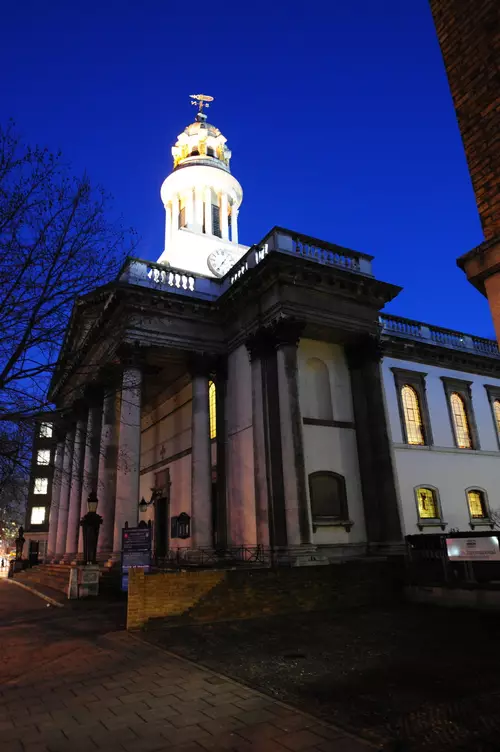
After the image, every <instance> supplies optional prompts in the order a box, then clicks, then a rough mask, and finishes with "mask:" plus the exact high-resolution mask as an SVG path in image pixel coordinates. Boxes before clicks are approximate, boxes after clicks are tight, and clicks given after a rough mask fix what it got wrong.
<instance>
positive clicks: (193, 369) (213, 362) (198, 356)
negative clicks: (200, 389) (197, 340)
mask: <svg viewBox="0 0 500 752" xmlns="http://www.w3.org/2000/svg"><path fill="white" fill-rule="evenodd" d="M218 360H219V359H218V358H217V356H215V355H211V354H209V353H192V354H191V355H190V356H189V357H188V360H187V367H188V371H189V373H190V374H191V377H194V376H203V377H205V378H207V379H208V378H210V376H213V375H214V373H215V372H216V371H217V364H218Z"/></svg>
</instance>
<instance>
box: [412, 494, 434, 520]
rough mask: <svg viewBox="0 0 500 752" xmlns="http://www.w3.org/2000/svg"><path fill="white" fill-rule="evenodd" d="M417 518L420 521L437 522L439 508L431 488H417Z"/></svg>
mask: <svg viewBox="0 0 500 752" xmlns="http://www.w3.org/2000/svg"><path fill="white" fill-rule="evenodd" d="M417 502H418V516H419V517H420V519H422V520H438V519H439V507H438V502H437V495H436V492H435V491H434V490H433V489H432V488H417Z"/></svg>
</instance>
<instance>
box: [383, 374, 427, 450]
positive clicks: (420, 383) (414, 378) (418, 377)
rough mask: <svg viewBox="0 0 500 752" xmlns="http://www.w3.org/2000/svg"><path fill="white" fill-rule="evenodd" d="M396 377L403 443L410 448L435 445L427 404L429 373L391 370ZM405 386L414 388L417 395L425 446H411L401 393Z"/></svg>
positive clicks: (423, 445)
mask: <svg viewBox="0 0 500 752" xmlns="http://www.w3.org/2000/svg"><path fill="white" fill-rule="evenodd" d="M391 371H392V373H393V375H394V383H395V385H396V397H397V401H398V410H399V420H400V423H401V433H402V437H403V443H404V444H406V445H407V446H409V447H412V448H416V447H420V448H422V447H429V446H432V445H433V443H434V442H433V438H432V428H431V418H430V414H429V406H428V404H427V388H426V381H425V380H426V377H427V373H425V372H424V371H412V370H409V369H407V368H396V367H394V368H391ZM404 386H410V387H412V388H413V389H414V390H415V391H416V393H417V399H418V403H419V407H420V417H421V418H422V433H423V437H424V443H423V444H410V443H409V442H408V432H407V430H406V419H405V409H404V405H403V397H402V394H401V391H402V389H403V387H404Z"/></svg>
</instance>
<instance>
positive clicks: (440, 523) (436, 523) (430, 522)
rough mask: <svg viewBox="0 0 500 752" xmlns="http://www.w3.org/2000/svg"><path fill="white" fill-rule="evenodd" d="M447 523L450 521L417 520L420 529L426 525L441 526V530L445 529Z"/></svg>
mask: <svg viewBox="0 0 500 752" xmlns="http://www.w3.org/2000/svg"><path fill="white" fill-rule="evenodd" d="M447 524H448V523H447V522H443V520H419V521H418V522H417V527H418V529H419V530H420V531H422V530H423V528H424V527H440V528H441V530H444V529H445V528H446V525H447Z"/></svg>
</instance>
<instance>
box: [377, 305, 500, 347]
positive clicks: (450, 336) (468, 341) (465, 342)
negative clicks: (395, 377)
mask: <svg viewBox="0 0 500 752" xmlns="http://www.w3.org/2000/svg"><path fill="white" fill-rule="evenodd" d="M379 321H380V325H381V327H382V334H383V335H387V336H392V337H401V338H403V339H413V340H418V341H420V342H428V343H430V344H433V345H439V346H441V347H448V348H450V349H453V350H462V351H465V352H470V353H476V354H477V355H487V356H488V357H491V358H500V351H499V349H498V344H497V342H496V340H494V339H486V338H485V337H476V336H475V335H473V334H465V333H464V332H456V331H454V330H453V329H445V328H443V327H441V326H432V325H431V324H425V323H423V322H422V321H413V320H412V319H406V318H403V317H402V316H391V315H390V314H382V315H381V316H380V317H379Z"/></svg>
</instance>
